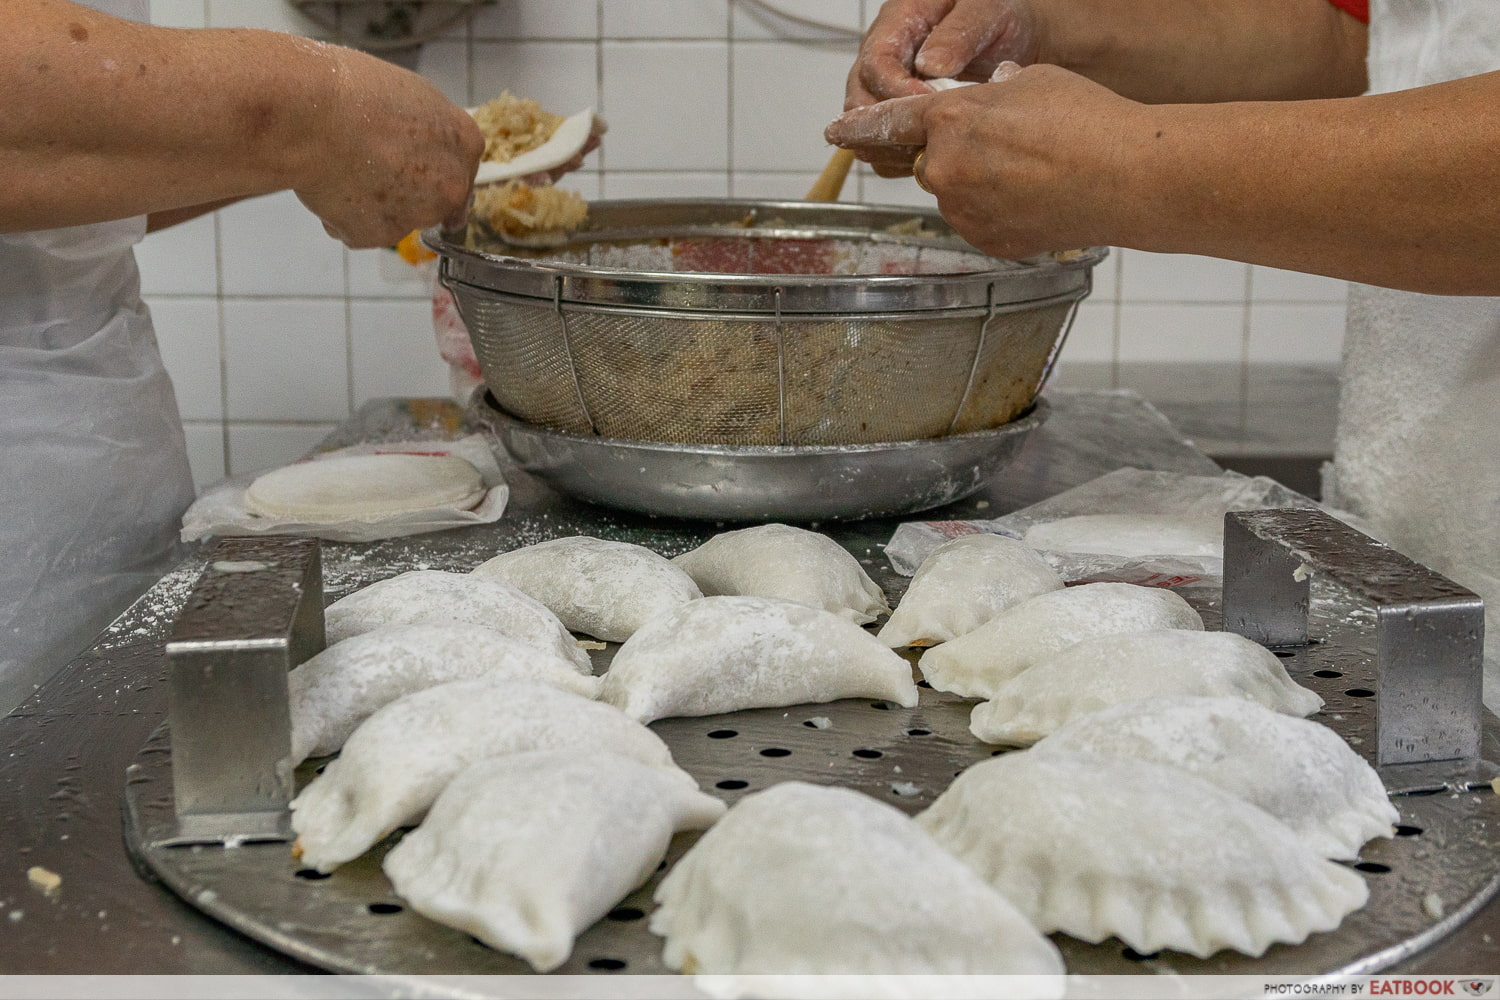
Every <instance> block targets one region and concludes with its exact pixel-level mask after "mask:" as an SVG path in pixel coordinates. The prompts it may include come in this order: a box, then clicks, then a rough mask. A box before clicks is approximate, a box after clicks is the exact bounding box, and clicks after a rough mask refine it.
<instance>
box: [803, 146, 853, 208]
mask: <svg viewBox="0 0 1500 1000" xmlns="http://www.w3.org/2000/svg"><path fill="white" fill-rule="evenodd" d="M852 166H854V153H853V151H852V150H848V149H835V150H834V151H833V155H832V156H830V157H829V158H828V166H826V167H824V168H823V172H822V173H821V174H819V175H818V179H817V180H815V181H813V186H812V187H811V188H810V189H808V192H807V200H808V201H838V200H839V192H840V191H842V190H843V189H844V178H846V177H848V176H849V168H850V167H852Z"/></svg>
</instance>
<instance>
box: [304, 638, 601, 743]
mask: <svg viewBox="0 0 1500 1000" xmlns="http://www.w3.org/2000/svg"><path fill="white" fill-rule="evenodd" d="M489 676H493V677H504V678H508V679H511V680H538V681H542V682H543V683H546V684H550V685H552V686H553V687H556V688H561V689H562V690H564V691H571V692H572V693H573V694H577V695H582V696H583V697H585V698H595V697H598V694H599V679H598V678H597V677H585V676H584V675H583V674H580V673H579V672H578V668H577V667H576V666H574V665H573V663H572V662H571V661H569V660H564V659H563V658H562V657H560V656H558V655H557V654H556V653H553V652H549V651H547V650H542V649H537V648H535V647H533V646H526V645H523V644H521V643H519V642H517V641H516V640H514V639H511V638H508V637H506V636H505V635H502V634H501V633H499V632H496V631H495V630H494V629H491V628H486V627H484V626H483V625H467V624H437V625H387V626H386V627H384V628H378V629H375V630H374V631H371V632H364V633H361V634H360V635H356V636H351V637H349V638H348V639H345V640H343V641H342V642H336V643H334V644H333V645H332V646H329V647H328V648H327V649H325V650H323V652H321V653H319V654H318V655H316V656H314V657H312V658H311V659H309V660H308V661H307V662H305V663H303V664H302V665H301V666H299V667H297V668H296V669H295V670H293V671H292V672H291V673H290V674H288V675H287V685H288V687H289V688H290V692H291V708H292V766H293V767H295V766H297V765H298V764H300V763H302V762H303V761H304V760H306V759H307V758H308V757H321V756H324V755H325V754H331V753H334V752H335V751H337V750H338V749H339V748H340V747H342V746H343V745H344V741H345V740H347V739H348V738H349V734H351V733H353V732H354V730H355V728H357V727H358V726H359V724H360V723H361V722H363V721H365V719H367V718H369V717H370V716H371V715H373V714H374V713H375V712H376V711H377V710H378V709H381V708H383V707H385V706H386V705H389V704H390V703H391V702H393V701H395V700H396V699H397V698H402V697H405V696H406V695H409V694H413V693H414V692H417V691H421V690H424V689H426V688H430V687H436V686H437V685H439V684H446V683H448V682H449V681H467V680H474V679H475V678H478V677H489Z"/></svg>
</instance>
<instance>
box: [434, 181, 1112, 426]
mask: <svg viewBox="0 0 1500 1000" xmlns="http://www.w3.org/2000/svg"><path fill="white" fill-rule="evenodd" d="M424 239H425V241H426V242H427V244H428V246H430V247H431V248H432V249H434V250H436V251H437V252H438V253H439V254H440V256H441V258H442V260H441V270H440V275H441V281H442V283H443V285H444V286H445V287H447V288H448V289H449V290H450V291H451V292H452V294H453V297H454V299H455V302H456V303H457V306H458V310H459V313H460V314H461V315H462V317H463V319H464V322H465V323H466V324H467V326H468V329H469V336H470V339H471V340H472V341H473V344H474V351H475V354H476V355H477V357H478V359H479V364H480V367H481V369H482V371H483V374H484V380H485V382H486V384H487V385H488V387H489V389H490V391H491V393H492V394H493V396H494V399H495V400H496V401H497V402H498V404H499V406H500V407H501V408H502V409H503V410H504V411H505V412H507V413H509V414H510V415H512V416H514V417H516V418H518V419H520V420H522V421H524V422H526V423H527V424H530V425H534V426H537V427H540V428H547V429H550V430H555V431H563V432H568V433H571V434H591V435H599V436H601V437H605V438H611V439H623V440H629V441H645V442H673V443H680V444H708V445H779V446H820V447H821V446H829V445H835V446H836V445H854V444H867V443H874V442H900V441H915V440H921V439H933V438H940V437H945V436H947V435H952V434H962V433H966V432H972V431H979V430H988V429H991V428H995V427H998V426H1000V425H1002V424H1005V423H1007V422H1008V421H1010V420H1012V419H1014V418H1015V417H1017V416H1018V415H1019V414H1021V413H1022V412H1023V411H1024V410H1026V408H1027V407H1029V406H1030V405H1031V403H1032V401H1033V399H1034V398H1035V396H1036V394H1037V393H1038V392H1039V391H1040V389H1041V387H1042V385H1043V383H1044V382H1045V381H1046V378H1047V375H1048V374H1049V373H1050V371H1051V368H1052V364H1053V362H1054V361H1055V359H1056V357H1057V352H1058V350H1059V348H1060V347H1061V346H1062V341H1063V338H1064V337H1065V335H1066V330H1067V325H1068V321H1069V319H1070V317H1071V315H1072V313H1073V310H1074V308H1075V307H1076V305H1077V303H1078V301H1079V300H1080V299H1082V298H1083V297H1084V296H1085V295H1087V294H1088V291H1089V287H1090V271H1091V269H1092V267H1093V266H1094V265H1095V264H1096V263H1098V262H1099V261H1100V260H1101V259H1102V258H1103V256H1104V254H1105V251H1104V250H1103V249H1093V250H1085V251H1079V252H1076V253H1073V254H1068V255H1061V256H1047V257H1043V258H1036V259H1031V260H1026V261H1020V262H1012V261H1004V260H998V259H996V258H992V257H988V256H986V255H984V254H982V253H980V252H979V251H977V250H975V249H974V248H973V247H971V246H969V245H968V244H967V243H965V242H964V241H963V240H962V239H960V238H959V237H958V236H957V235H956V234H954V232H953V231H952V229H951V228H949V227H948V225H947V224H946V223H945V222H944V221H943V220H942V218H941V216H939V215H938V214H937V213H935V212H931V211H920V210H915V209H910V208H900V207H870V206H862V205H846V204H824V203H811V202H763V201H733V200H717V201H599V202H595V203H593V204H592V205H591V206H590V214H589V222H588V224H587V226H586V227H585V228H584V229H582V230H580V231H579V232H577V233H576V234H574V236H573V238H572V240H571V241H570V242H569V243H567V244H566V245H564V246H560V247H556V248H550V249H547V250H540V251H536V250H522V249H518V248H514V247H509V246H505V245H504V244H501V243H499V242H487V241H486V240H485V239H484V236H483V234H482V233H480V232H479V231H478V230H477V229H476V228H472V227H471V230H470V234H469V236H468V238H467V239H466V240H465V241H464V242H463V243H459V242H454V241H450V240H448V239H445V238H444V237H443V235H442V234H441V233H439V232H438V231H436V230H429V231H428V232H427V233H426V234H424Z"/></svg>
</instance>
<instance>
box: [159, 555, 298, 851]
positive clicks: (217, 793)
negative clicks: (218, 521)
mask: <svg viewBox="0 0 1500 1000" xmlns="http://www.w3.org/2000/svg"><path fill="white" fill-rule="evenodd" d="M324 644H325V637H324V632H323V575H322V563H321V559H320V557H319V548H318V540H317V539H315V538H248V537H234V538H225V539H222V540H220V541H219V542H218V543H217V544H216V545H215V546H214V547H213V549H212V550H211V551H210V553H209V558H208V565H207V566H206V567H205V568H204V570H203V573H202V574H201V575H200V576H199V577H198V581H197V583H196V584H195V585H194V587H193V592H192V594H191V595H189V597H188V601H187V605H186V606H185V607H184V608H183V611H182V614H181V616H180V617H179V618H178V620H177V623H176V625H175V627H174V628H173V631H172V638H171V640H170V641H169V642H168V643H167V647H166V653H167V662H168V665H169V669H168V678H169V689H170V690H169V702H168V704H169V707H168V716H167V718H168V726H169V728H170V730H171V735H172V785H173V798H174V802H175V806H176V810H175V813H176V829H175V830H170V831H163V833H162V836H161V837H159V838H153V839H155V840H156V841H157V842H158V843H161V844H195V843H225V844H233V843H241V842H244V841H249V840H290V839H291V828H290V822H289V820H290V815H291V814H290V812H289V811H288V809H287V805H288V803H290V802H291V798H292V794H293V791H294V781H293V774H292V768H291V767H290V766H289V757H290V756H291V731H292V730H291V714H290V709H289V706H288V695H287V673H288V672H289V671H290V670H291V669H292V668H293V667H295V666H297V665H298V664H299V663H301V662H303V661H304V660H306V659H307V658H308V657H310V656H312V655H314V654H315V653H317V652H319V651H321V650H322V649H323V646H324Z"/></svg>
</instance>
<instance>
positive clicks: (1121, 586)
mask: <svg viewBox="0 0 1500 1000" xmlns="http://www.w3.org/2000/svg"><path fill="white" fill-rule="evenodd" d="M1163 628H1175V629H1190V630H1193V631H1198V632H1201V631H1202V630H1203V619H1202V618H1200V617H1199V616H1198V612H1196V611H1194V610H1193V609H1192V607H1190V606H1189V605H1188V602H1187V601H1184V600H1183V599H1182V598H1181V597H1179V596H1178V595H1177V594H1175V593H1173V592H1172V591H1170V590H1165V589H1162V588H1160V587H1138V586H1136V585H1135V584H1132V583H1085V584H1082V585H1081V586H1077V587H1068V588H1066V589H1064V590H1054V591H1051V592H1049V593H1046V594H1041V595H1039V596H1037V597H1033V598H1031V599H1030V600H1028V601H1023V602H1021V603H1020V604H1017V605H1016V606H1015V607H1013V608H1010V609H1009V610H1006V611H1002V612H1000V613H999V614H998V615H995V616H994V617H993V618H991V619H990V620H989V621H987V622H985V623H984V624H983V625H981V626H979V627H978V628H976V629H975V630H974V631H972V632H969V633H967V634H965V635H961V636H959V637H958V638H957V639H954V640H952V641H951V642H946V643H944V644H943V645H941V646H938V647H937V648H936V649H930V650H928V651H927V652H926V653H923V654H922V660H921V663H920V664H919V665H920V666H921V668H922V676H923V677H925V678H926V679H927V683H929V684H931V685H932V686H933V687H935V688H937V689H938V690H939V691H951V692H953V693H954V694H957V695H961V696H963V697H965V698H993V697H994V696H995V693H996V692H997V691H999V690H1000V689H1001V687H1003V686H1004V685H1005V684H1006V682H1007V681H1009V680H1010V679H1011V678H1012V677H1015V676H1017V675H1019V674H1021V673H1023V672H1024V671H1026V670H1028V669H1030V668H1031V667H1032V666H1034V665H1036V664H1037V663H1039V662H1041V661H1042V660H1044V659H1046V658H1047V657H1049V656H1051V655H1053V654H1054V653H1057V652H1059V651H1060V650H1064V649H1067V648H1068V647H1069V646H1071V645H1073V643H1075V642H1079V641H1081V640H1083V639H1091V638H1093V637H1095V636H1100V635H1117V634H1120V633H1124V632H1143V631H1145V630H1147V629H1163Z"/></svg>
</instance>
